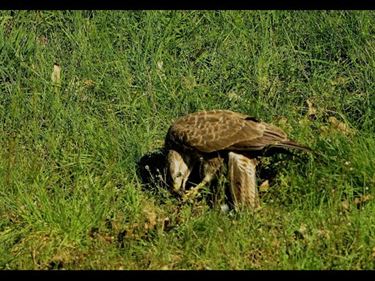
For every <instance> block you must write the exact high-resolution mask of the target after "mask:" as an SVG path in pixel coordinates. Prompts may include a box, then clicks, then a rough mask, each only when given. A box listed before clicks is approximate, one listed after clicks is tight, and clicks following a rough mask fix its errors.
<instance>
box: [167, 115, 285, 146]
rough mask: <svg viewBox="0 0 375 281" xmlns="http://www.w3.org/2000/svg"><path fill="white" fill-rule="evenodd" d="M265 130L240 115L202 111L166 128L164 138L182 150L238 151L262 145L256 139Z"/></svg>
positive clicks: (250, 119) (261, 135)
mask: <svg viewBox="0 0 375 281" xmlns="http://www.w3.org/2000/svg"><path fill="white" fill-rule="evenodd" d="M266 129H267V126H265V124H264V123H262V122H259V121H258V120H256V119H255V118H253V117H248V116H246V115H243V114H240V113H235V112H231V111H226V110H213V111H202V112H196V113H192V114H189V115H186V116H183V117H181V118H179V119H178V120H177V121H176V122H175V123H174V124H173V125H172V126H171V127H170V129H169V131H168V135H167V138H168V139H169V140H170V141H172V142H174V143H175V144H178V145H182V146H184V147H186V148H191V149H196V150H199V151H201V152H205V153H210V152H214V151H219V150H226V149H235V150H242V149H244V148H243V145H247V146H249V145H252V146H254V147H258V146H260V145H263V142H261V141H260V140H261V139H262V138H263V137H264V133H265V132H268V131H267V130H266ZM280 131H281V130H280ZM277 134H279V132H277ZM266 138H272V132H270V133H267V136H266ZM252 141H255V143H252Z"/></svg>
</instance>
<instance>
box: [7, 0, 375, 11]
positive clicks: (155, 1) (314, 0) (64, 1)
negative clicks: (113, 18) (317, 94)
mask: <svg viewBox="0 0 375 281" xmlns="http://www.w3.org/2000/svg"><path fill="white" fill-rule="evenodd" d="M374 8H375V1H374V0H341V1H340V0H1V1H0V9H32V10H40V9H43V10H60V9H64V10H92V9H95V10H101V9H124V10H175V9H183V10H186V9H189V10H196V9H205V10H222V9H226V10H227V9H230V10H236V9H252V10H275V9H276V10H278V9H288V10H310V9H314V10H322V9H323V10H347V9H351V10H372V9H374Z"/></svg>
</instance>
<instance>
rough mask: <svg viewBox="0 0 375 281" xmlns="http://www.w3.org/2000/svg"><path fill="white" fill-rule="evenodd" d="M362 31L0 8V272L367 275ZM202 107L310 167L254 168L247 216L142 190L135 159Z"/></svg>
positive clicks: (368, 24) (316, 21) (369, 55)
mask: <svg viewBox="0 0 375 281" xmlns="http://www.w3.org/2000/svg"><path fill="white" fill-rule="evenodd" d="M374 26H375V22H374V17H373V15H372V13H371V12H368V11H346V12H339V11H334V12H328V11H327V12H326V11H311V12H293V11H220V12H213V11H187V12H181V11H129V12H121V11H32V12H23V11H17V12H14V11H3V12H1V13H0V38H1V40H0V58H1V67H0V91H1V98H0V121H1V122H0V146H1V147H2V150H1V152H0V195H1V196H0V243H1V245H2V247H1V248H0V268H3V269H62V268H63V269H371V268H373V267H374V261H375V259H374V255H375V240H374V238H373V237H374V225H375V224H374V223H375V222H374V221H373V220H374V219H373V215H372V214H373V212H374V201H373V196H374V186H375V177H374V172H373V167H375V163H374V159H375V152H374V147H375V140H374V131H373V128H374V126H375V124H374V107H375V104H374V98H373V92H374V83H373V82H374V69H375V68H374V55H373V53H374V52H373V42H374V38H373V35H372V34H374V32H375V30H374ZM55 63H57V64H58V65H59V66H60V67H61V77H60V81H59V83H54V82H52V81H51V72H52V70H53V65H54V64H55ZM55 82H56V81H55ZM307 101H309V102H310V105H309V104H308V103H307ZM309 106H310V111H311V110H312V109H311V107H312V106H313V107H314V116H312V115H311V116H309V113H308V111H309ZM214 108H217V109H230V110H234V111H240V112H244V113H247V114H249V115H255V116H257V117H258V118H260V119H263V120H265V121H267V122H272V123H275V124H277V125H279V126H281V127H282V128H284V129H285V130H286V131H287V132H288V133H289V134H290V135H291V136H292V137H293V138H294V139H296V140H298V141H299V142H301V143H304V144H306V145H309V146H311V147H312V148H313V149H315V150H316V151H318V152H319V154H321V155H322V159H321V160H319V159H316V158H308V157H307V158H306V159H305V158H302V159H298V158H292V159H289V161H286V160H285V159H284V160H283V159H282V157H281V160H283V161H279V162H275V161H273V159H270V160H265V161H264V162H263V163H264V165H266V166H267V165H268V166H269V167H268V166H267V167H268V168H270V169H274V170H275V171H276V173H275V175H274V177H273V178H272V181H271V185H270V187H269V189H268V190H267V191H264V192H262V193H261V200H262V208H261V209H260V210H258V211H256V212H251V211H249V212H243V213H237V214H234V213H232V212H230V213H228V214H224V213H222V212H221V211H220V202H221V201H220V200H222V199H220V198H219V199H218V202H216V204H211V202H210V198H211V197H210V196H208V195H204V196H203V198H202V199H201V200H199V201H197V202H195V203H193V204H190V205H189V204H185V205H181V204H180V203H179V201H178V200H177V199H176V198H174V197H173V196H172V195H170V194H169V192H168V191H167V190H165V188H164V187H163V186H158V187H156V188H155V189H153V190H152V191H148V190H147V189H146V187H147V186H145V185H143V184H142V180H141V178H140V177H139V174H138V173H137V163H139V159H141V158H142V157H143V156H144V155H146V154H147V153H149V152H150V151H154V150H157V149H159V148H160V147H161V146H162V145H163V139H164V136H165V133H166V131H167V128H168V126H169V125H170V124H171V122H172V121H173V120H174V119H175V118H177V117H178V116H181V115H183V114H186V113H190V112H193V111H197V110H203V109H214ZM312 117H314V118H312ZM332 117H335V119H332ZM267 161H268V162H267ZM265 179H267V178H264V177H263V178H262V177H261V178H259V183H261V181H262V180H265ZM224 183H225V181H223V182H221V183H220V184H219V186H218V188H222V189H223V188H224ZM219 194H222V195H223V192H222V191H221V193H220V192H219Z"/></svg>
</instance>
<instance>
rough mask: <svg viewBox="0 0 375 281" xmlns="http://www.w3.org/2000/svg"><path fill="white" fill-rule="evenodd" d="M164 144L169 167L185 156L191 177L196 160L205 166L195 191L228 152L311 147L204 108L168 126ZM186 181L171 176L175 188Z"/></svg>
mask: <svg viewBox="0 0 375 281" xmlns="http://www.w3.org/2000/svg"><path fill="white" fill-rule="evenodd" d="M165 146H166V148H167V149H168V150H169V151H170V153H169V155H171V154H172V155H171V157H169V160H168V163H169V167H171V166H173V165H174V166H176V164H173V163H174V161H181V159H182V160H183V161H184V162H185V164H186V165H185V166H184V167H187V169H188V171H189V172H184V173H183V174H184V177H186V176H187V177H188V176H189V174H190V171H191V170H192V167H193V166H194V165H196V164H197V163H200V164H201V165H203V167H204V169H203V176H204V179H203V181H202V183H201V184H199V185H198V186H197V188H196V189H195V190H194V191H192V192H191V193H196V191H197V190H198V189H200V188H202V187H203V185H204V184H207V183H208V182H210V181H211V180H212V179H213V178H214V176H215V175H216V174H217V173H218V171H219V166H220V165H222V164H223V161H222V159H227V156H228V152H231V151H232V152H236V153H240V154H243V155H246V156H247V157H254V154H257V155H258V154H259V153H262V152H264V151H266V150H269V149H271V150H272V149H273V148H282V149H284V148H297V149H300V150H304V151H310V149H309V148H308V147H306V146H303V145H300V144H298V143H296V142H294V141H292V140H290V139H289V138H288V137H287V135H286V133H285V132H284V131H283V130H281V129H280V128H278V127H276V126H274V125H271V124H268V123H265V122H262V121H259V120H257V119H256V118H254V117H250V116H247V115H245V114H241V113H236V112H232V111H229V110H211V111H201V112H196V113H192V114H188V115H185V116H183V117H180V118H179V119H177V120H176V121H175V122H174V123H173V124H172V125H171V127H170V128H169V130H168V133H167V136H166V139H165ZM171 151H173V153H171ZM216 158H217V159H216ZM174 159H175V160H174ZM170 170H171V169H170ZM186 180H187V179H186V178H183V179H182V180H181V181H178V182H176V180H175V178H174V177H173V175H172V181H173V185H174V189H175V190H180V188H182V189H184V188H185V184H186Z"/></svg>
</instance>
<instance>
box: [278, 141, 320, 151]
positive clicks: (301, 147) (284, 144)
mask: <svg viewBox="0 0 375 281" xmlns="http://www.w3.org/2000/svg"><path fill="white" fill-rule="evenodd" d="M272 147H279V148H293V149H299V150H302V151H305V152H313V150H312V149H311V148H310V147H308V146H305V145H302V144H299V143H297V142H295V141H292V140H287V141H282V142H280V143H278V144H275V145H272Z"/></svg>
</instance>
